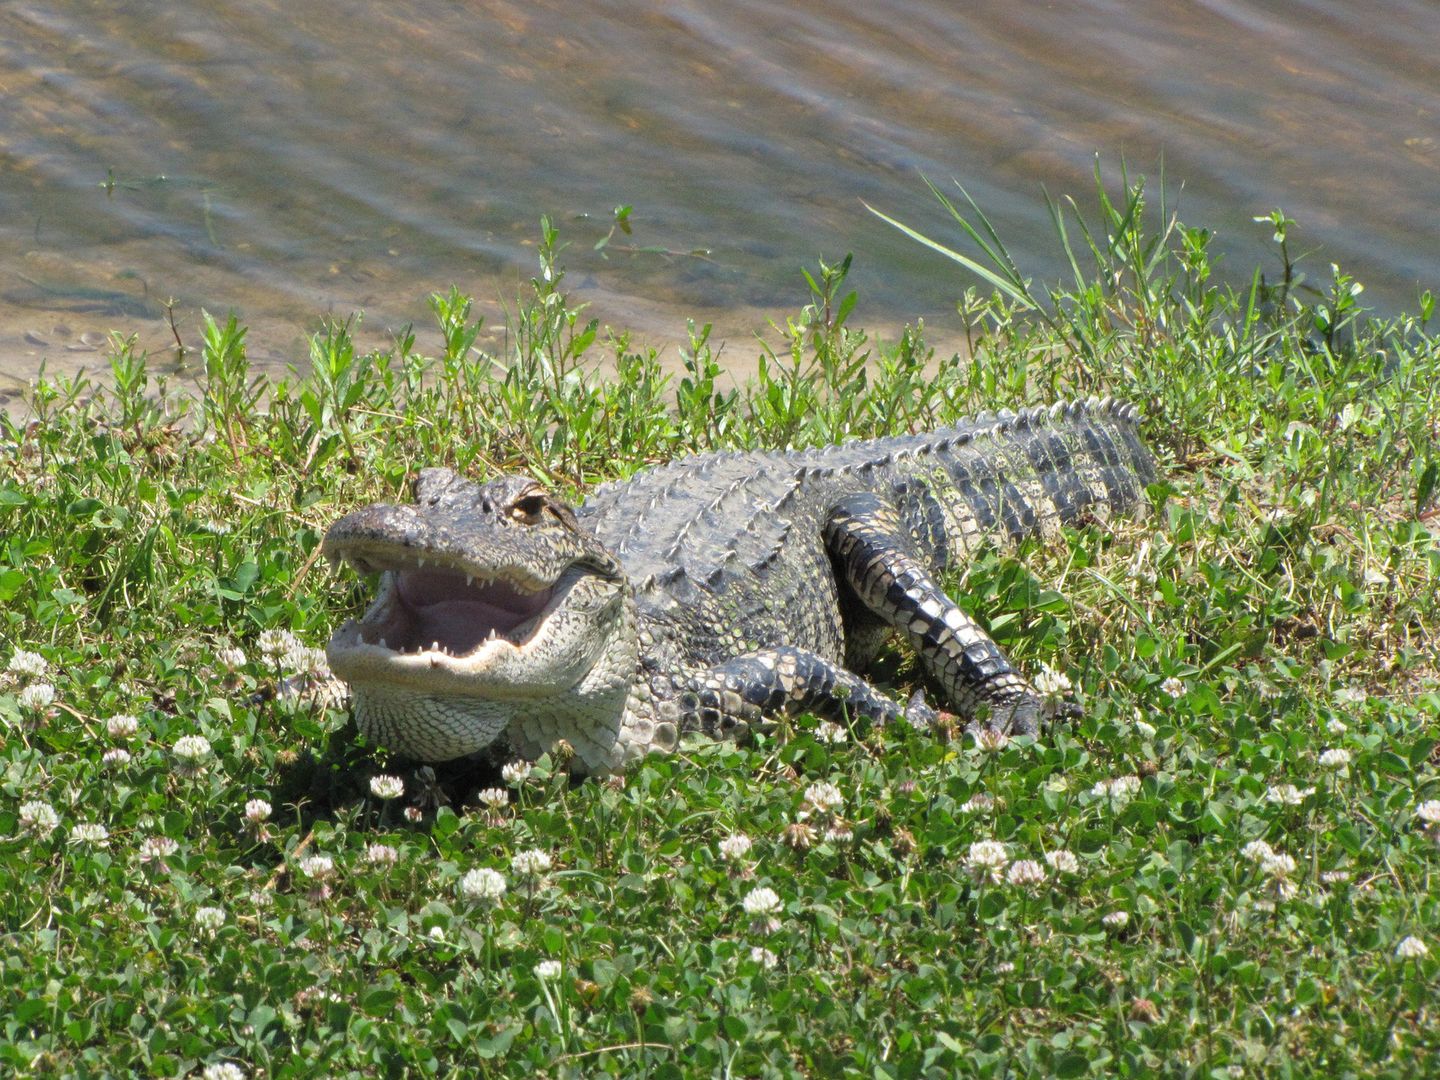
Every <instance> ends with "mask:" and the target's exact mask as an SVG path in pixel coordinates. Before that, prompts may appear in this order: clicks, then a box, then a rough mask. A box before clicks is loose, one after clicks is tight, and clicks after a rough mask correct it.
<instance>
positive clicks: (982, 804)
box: [960, 791, 995, 814]
mask: <svg viewBox="0 0 1440 1080" xmlns="http://www.w3.org/2000/svg"><path fill="white" fill-rule="evenodd" d="M994 809H995V798H994V796H992V795H987V794H986V793H985V792H983V791H977V792H976V793H975V794H974V795H971V796H970V798H968V799H966V800H965V801H964V802H963V803H961V804H960V810H961V812H963V813H966V814H979V813H984V812H986V811H989V810H994Z"/></svg>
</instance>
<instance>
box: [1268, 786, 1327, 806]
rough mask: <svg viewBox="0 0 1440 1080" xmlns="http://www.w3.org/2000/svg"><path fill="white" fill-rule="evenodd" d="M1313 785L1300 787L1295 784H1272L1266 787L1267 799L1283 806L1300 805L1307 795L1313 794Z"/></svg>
mask: <svg viewBox="0 0 1440 1080" xmlns="http://www.w3.org/2000/svg"><path fill="white" fill-rule="evenodd" d="M1314 791H1315V789H1314V788H1313V787H1307V788H1303V789H1302V788H1298V787H1296V786H1295V785H1294V784H1271V785H1270V786H1269V787H1267V788H1266V789H1265V801H1266V802H1273V803H1279V804H1280V805H1281V806H1299V805H1300V804H1301V803H1303V802H1304V801H1305V799H1306V796H1308V795H1311V794H1313V793H1314Z"/></svg>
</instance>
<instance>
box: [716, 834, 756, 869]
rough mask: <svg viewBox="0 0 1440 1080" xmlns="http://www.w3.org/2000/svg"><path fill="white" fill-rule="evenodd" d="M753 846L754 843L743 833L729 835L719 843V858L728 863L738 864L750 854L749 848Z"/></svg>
mask: <svg viewBox="0 0 1440 1080" xmlns="http://www.w3.org/2000/svg"><path fill="white" fill-rule="evenodd" d="M753 846H754V841H753V840H751V839H750V837H748V836H746V835H745V834H744V833H731V834H730V835H729V836H727V837H725V839H723V840H721V841H720V844H719V848H720V856H721V858H724V859H727V860H729V861H730V862H739V861H740V860H741V859H743V858H745V856H746V855H748V854H750V848H751V847H753Z"/></svg>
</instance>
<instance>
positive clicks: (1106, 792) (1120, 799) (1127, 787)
mask: <svg viewBox="0 0 1440 1080" xmlns="http://www.w3.org/2000/svg"><path fill="white" fill-rule="evenodd" d="M1139 790H1140V778H1139V777H1138V776H1116V777H1114V778H1112V779H1110V780H1100V781H1097V782H1096V784H1095V786H1094V787H1092V788H1091V789H1090V794H1091V795H1094V796H1095V797H1096V798H1100V799H1109V800H1110V801H1111V802H1114V803H1124V802H1129V801H1130V800H1131V799H1132V798H1133V797H1134V796H1135V793H1136V792H1138V791H1139Z"/></svg>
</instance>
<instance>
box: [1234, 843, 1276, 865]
mask: <svg viewBox="0 0 1440 1080" xmlns="http://www.w3.org/2000/svg"><path fill="white" fill-rule="evenodd" d="M1240 855H1241V857H1242V858H1245V859H1249V860H1250V861H1251V862H1254V863H1259V862H1264V861H1265V860H1266V859H1269V858H1272V857H1273V856H1274V855H1275V849H1274V848H1272V847H1271V846H1270V845H1269V844H1267V843H1266V842H1265V841H1264V840H1251V841H1250V842H1249V843H1248V844H1246V845H1245V846H1244V847H1243V848H1241V849H1240Z"/></svg>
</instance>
